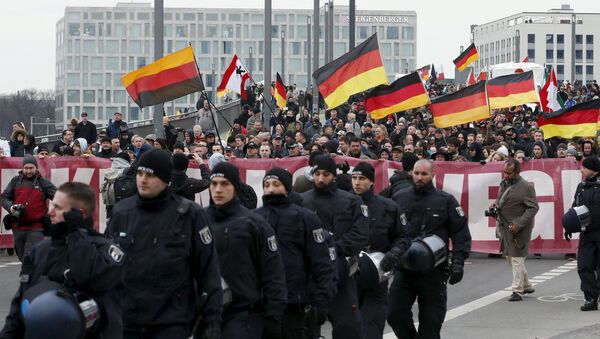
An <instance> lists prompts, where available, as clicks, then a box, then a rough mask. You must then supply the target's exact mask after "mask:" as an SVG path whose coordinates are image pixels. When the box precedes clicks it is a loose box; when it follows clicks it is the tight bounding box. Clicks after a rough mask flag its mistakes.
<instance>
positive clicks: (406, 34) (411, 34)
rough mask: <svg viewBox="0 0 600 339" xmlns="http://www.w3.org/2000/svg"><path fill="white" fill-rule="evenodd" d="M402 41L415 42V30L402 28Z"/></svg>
mask: <svg viewBox="0 0 600 339" xmlns="http://www.w3.org/2000/svg"><path fill="white" fill-rule="evenodd" d="M402 40H415V28H414V27H411V26H407V27H402Z"/></svg>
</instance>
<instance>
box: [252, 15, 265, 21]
mask: <svg viewBox="0 0 600 339" xmlns="http://www.w3.org/2000/svg"><path fill="white" fill-rule="evenodd" d="M263 21H264V19H263V15H262V14H252V22H263Z"/></svg>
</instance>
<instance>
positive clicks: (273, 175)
mask: <svg viewBox="0 0 600 339" xmlns="http://www.w3.org/2000/svg"><path fill="white" fill-rule="evenodd" d="M268 179H276V180H279V181H281V183H282V184H283V186H285V190H286V191H287V193H288V194H290V193H291V192H292V175H291V174H290V172H288V171H286V170H284V169H283V168H280V167H273V168H271V169H270V170H269V171H267V173H266V174H265V178H264V179H263V183H264V182H265V181H266V180H268Z"/></svg>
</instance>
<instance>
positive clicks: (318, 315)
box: [312, 306, 329, 325]
mask: <svg viewBox="0 0 600 339" xmlns="http://www.w3.org/2000/svg"><path fill="white" fill-rule="evenodd" d="M312 311H313V312H314V316H315V319H317V322H318V323H319V325H323V324H324V323H325V322H326V321H327V317H328V316H329V310H328V309H327V307H325V306H313V307H312Z"/></svg>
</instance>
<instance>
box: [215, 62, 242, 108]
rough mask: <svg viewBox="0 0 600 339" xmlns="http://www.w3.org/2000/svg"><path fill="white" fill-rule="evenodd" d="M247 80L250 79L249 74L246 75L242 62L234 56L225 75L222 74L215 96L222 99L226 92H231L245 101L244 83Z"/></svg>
mask: <svg viewBox="0 0 600 339" xmlns="http://www.w3.org/2000/svg"><path fill="white" fill-rule="evenodd" d="M248 78H250V73H248V70H247V69H246V67H245V66H244V64H243V63H242V61H241V60H240V59H239V58H238V56H237V54H235V55H234V56H233V60H231V64H230V65H229V67H227V70H226V71H225V74H223V80H222V81H221V84H220V85H219V87H218V88H217V95H218V96H219V97H222V96H223V95H225V93H226V92H227V91H231V92H235V93H237V94H240V95H241V96H242V98H243V99H244V100H245V99H246V91H245V83H246V80H248Z"/></svg>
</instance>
